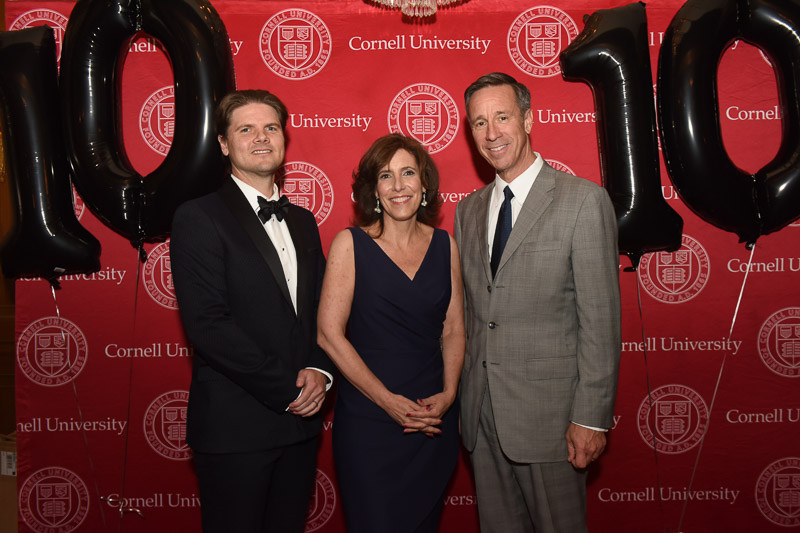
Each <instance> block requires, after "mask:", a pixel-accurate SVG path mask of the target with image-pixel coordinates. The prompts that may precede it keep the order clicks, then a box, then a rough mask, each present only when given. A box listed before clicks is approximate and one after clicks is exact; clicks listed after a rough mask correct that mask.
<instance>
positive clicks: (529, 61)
mask: <svg viewBox="0 0 800 533" xmlns="http://www.w3.org/2000/svg"><path fill="white" fill-rule="evenodd" d="M578 33H579V32H578V26H577V25H576V24H575V21H574V20H572V17H570V16H569V15H567V14H566V13H565V12H563V11H562V10H560V9H558V8H555V7H552V6H536V7H532V8H530V9H528V10H527V11H524V12H523V13H522V14H521V15H519V16H518V17H517V18H516V19H515V20H514V22H512V23H511V27H510V28H509V29H508V38H507V41H506V45H507V47H508V55H509V56H510V57H511V61H513V62H514V64H515V65H516V66H517V68H519V69H520V70H521V71H522V72H524V73H525V74H528V75H529V76H533V77H535V78H550V77H552V76H558V75H559V74H561V66H560V65H559V64H558V56H559V55H560V54H561V51H562V50H563V49H564V48H566V47H567V46H568V45H569V43H571V42H572V40H573V39H575V37H577V36H578Z"/></svg>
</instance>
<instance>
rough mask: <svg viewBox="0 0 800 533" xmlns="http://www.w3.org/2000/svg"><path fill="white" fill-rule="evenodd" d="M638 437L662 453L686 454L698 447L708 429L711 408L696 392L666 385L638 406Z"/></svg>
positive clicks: (680, 386)
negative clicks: (709, 408)
mask: <svg viewBox="0 0 800 533" xmlns="http://www.w3.org/2000/svg"><path fill="white" fill-rule="evenodd" d="M637 418H638V425H639V435H641V437H642V439H644V441H645V442H646V443H647V444H649V445H650V446H651V447H654V448H656V449H657V450H658V451H660V452H662V453H668V454H678V453H683V452H685V451H687V450H690V449H692V448H694V447H695V446H697V444H698V443H699V442H700V441H701V440H702V438H703V434H704V433H705V431H706V428H707V427H708V407H707V406H706V402H705V401H704V400H703V398H702V397H701V396H700V395H699V394H698V393H697V391H695V390H693V389H691V388H689V387H686V386H684V385H674V384H673V385H664V386H663V387H659V388H657V389H656V390H654V391H652V393H650V395H649V396H646V397H645V398H644V400H643V401H642V403H641V405H640V406H639V412H638V417H637Z"/></svg>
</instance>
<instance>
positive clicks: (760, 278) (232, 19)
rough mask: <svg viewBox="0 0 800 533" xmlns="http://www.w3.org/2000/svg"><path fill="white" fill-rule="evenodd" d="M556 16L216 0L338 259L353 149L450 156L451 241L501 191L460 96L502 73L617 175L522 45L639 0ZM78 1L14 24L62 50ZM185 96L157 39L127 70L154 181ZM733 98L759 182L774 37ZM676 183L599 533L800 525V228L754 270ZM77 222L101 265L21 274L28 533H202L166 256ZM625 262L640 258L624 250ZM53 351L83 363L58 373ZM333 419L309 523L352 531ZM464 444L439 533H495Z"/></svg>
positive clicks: (628, 316)
mask: <svg viewBox="0 0 800 533" xmlns="http://www.w3.org/2000/svg"><path fill="white" fill-rule="evenodd" d="M551 3H552V4H556V5H554V6H549V5H543V4H537V3H535V2H531V0H505V1H500V0H470V1H469V2H467V3H466V4H464V5H461V6H457V7H454V8H449V9H446V10H440V11H439V13H438V14H437V16H436V17H435V19H433V20H426V21H424V22H419V21H416V22H409V21H408V20H407V19H406V20H404V19H403V18H402V17H401V15H400V13H399V11H394V10H384V9H379V8H377V7H374V6H373V5H371V4H367V3H364V2H362V1H360V0H335V1H334V0H329V1H292V2H290V1H269V0H268V1H225V0H216V1H214V2H213V4H214V7H215V8H216V9H217V11H218V12H219V14H220V17H221V18H222V20H223V21H224V23H225V26H226V27H227V31H228V34H229V37H230V40H231V49H232V52H233V57H234V63H235V71H236V79H237V86H238V87H239V88H266V89H269V90H270V91H273V92H275V93H276V94H277V95H279V96H280V97H281V98H282V99H283V100H284V102H285V103H286V104H287V107H288V109H289V112H290V114H291V116H290V120H289V125H288V130H289V145H288V150H287V157H286V164H285V167H286V182H285V185H284V188H285V192H286V193H287V194H289V195H290V196H291V197H292V198H293V201H295V202H296V203H301V204H304V205H307V206H308V207H309V208H310V209H311V210H312V211H313V212H314V213H315V214H316V216H317V220H318V223H319V227H320V232H321V235H322V240H323V245H324V246H325V247H327V246H328V244H329V243H330V241H331V239H332V237H333V236H334V235H335V233H336V232H337V231H339V230H341V229H342V228H344V227H345V226H347V225H349V223H350V218H351V216H352V207H351V206H352V201H351V198H350V178H351V173H352V170H353V168H354V166H355V165H356V164H357V162H358V159H359V158H360V156H361V154H362V153H363V152H364V151H365V150H366V148H367V147H368V146H369V145H370V144H371V142H372V141H373V140H374V139H375V138H377V137H379V136H380V135H383V134H385V133H388V132H389V131H395V130H399V131H403V132H404V133H406V134H412V135H415V136H417V137H418V138H419V139H420V140H422V141H423V142H425V143H426V144H427V145H428V147H429V150H430V151H431V152H432V153H433V157H434V160H435V161H436V163H437V165H438V167H439V170H440V174H441V176H442V185H441V194H442V198H443V200H444V209H443V218H442V221H441V224H440V226H441V227H443V228H445V229H447V230H452V222H453V213H454V210H455V205H456V203H457V201H458V200H459V199H460V198H463V197H464V196H465V195H467V194H469V193H470V192H472V191H473V190H475V189H477V188H479V187H480V186H482V185H483V183H484V181H483V180H484V179H490V178H491V175H489V176H487V173H486V172H485V170H486V167H485V166H484V165H483V164H482V163H480V162H479V161H477V160H476V159H475V156H474V155H473V153H472V152H471V151H470V148H469V142H470V141H469V138H468V137H469V135H468V132H467V130H466V129H465V127H464V106H463V98H462V94H463V90H464V88H465V87H466V86H467V85H468V84H469V83H470V82H471V81H473V80H474V79H475V78H477V77H478V76H479V75H481V74H483V73H486V72H490V71H495V70H501V71H505V72H508V73H510V74H512V75H513V76H515V77H517V78H518V79H519V80H521V81H523V82H524V83H526V84H527V85H528V86H529V87H530V88H531V91H532V93H533V116H534V126H533V133H532V138H533V144H534V148H535V149H536V150H537V151H538V152H540V153H541V154H542V156H543V157H545V158H546V159H547V160H548V161H550V162H551V163H552V164H554V165H557V166H559V168H565V169H567V170H568V171H571V172H573V173H575V174H577V175H579V176H582V177H585V178H587V179H589V180H592V181H595V182H598V183H599V182H600V166H599V165H600V162H599V158H598V154H597V133H596V122H595V115H594V103H593V99H592V92H591V90H590V88H589V87H588V86H587V85H585V84H582V83H569V82H566V81H564V80H563V79H562V77H561V75H560V72H559V69H558V67H557V65H558V63H557V60H556V61H553V60H552V56H551V57H550V58H543V59H542V60H541V64H539V65H538V68H536V69H531V68H527V67H526V65H527V66H530V62H529V61H528V62H527V63H526V61H527V60H526V59H524V58H523V59H520V57H519V54H515V53H514V48H515V46H516V42H515V37H514V32H513V31H512V29H513V28H514V27H515V25H518V24H520V23H525V22H527V21H530V20H534V19H536V20H537V21H540V22H544V23H549V24H550V27H551V28H555V29H556V30H557V34H558V35H559V36H560V37H559V38H558V39H556V40H551V42H555V43H556V45H557V46H561V49H563V48H564V47H565V46H566V45H567V44H568V43H569V42H570V41H571V40H572V39H574V38H575V36H576V35H577V33H579V32H580V31H581V30H582V29H583V22H582V20H583V16H584V15H585V14H590V13H593V12H594V11H596V10H597V9H601V8H611V7H618V6H622V5H625V4H627V3H628V2H626V1H618V0H557V1H553V2H551ZM682 4H683V0H653V1H652V2H649V3H648V4H647V7H646V10H647V19H648V26H649V30H650V33H649V37H650V40H649V41H650V42H649V43H648V45H649V49H650V55H651V59H652V65H653V72H654V73H655V71H656V64H657V58H658V53H659V44H660V42H661V41H660V39H661V37H662V36H663V32H664V31H665V29H666V28H667V26H668V25H669V23H670V21H671V20H672V17H673V16H674V15H675V13H676V12H677V10H678V9H679V8H680V7H681V5H682ZM73 5H74V4H73V3H71V2H36V1H15V0H10V1H7V2H6V17H7V27H8V28H9V29H10V30H14V29H20V28H22V27H27V26H30V25H38V24H42V23H47V24H50V25H51V26H54V28H55V29H56V38H57V41H58V42H59V43H60V42H61V38H62V37H63V32H64V29H65V27H66V23H67V20H68V17H69V14H70V11H71V10H72V7H73ZM288 10H291V11H288ZM281 28H282V29H283V31H284V32H290V31H300V32H309V33H307V34H306V35H310V37H309V38H308V39H307V42H306V44H308V46H309V47H310V48H308V49H306V51H305V52H303V53H306V54H307V55H306V56H304V57H307V58H311V59H315V60H312V61H309V62H308V64H307V65H306V66H305V67H302V68H301V67H300V66H299V65H298V64H297V62H298V61H299V59H298V58H300V56H301V55H302V53H300V52H298V53H297V54H296V55H295V56H294V57H292V56H291V55H290V54H286V53H284V52H285V50H286V49H284V52H276V50H278V49H277V48H275V42H276V40H277V39H278V38H279V37H278V34H277V30H278V29H281ZM287 35H288V34H287V33H284V34H283V37H282V38H284V39H286V38H289V37H287ZM298 54H299V55H298ZM554 57H557V54H555V56H554ZM713 74H714V73H713V72H709V73H708V75H709V76H711V75H713ZM293 76H294V77H293ZM172 83H173V82H172V74H171V71H170V67H169V63H168V60H167V58H166V56H165V55H164V53H163V52H162V51H161V50H160V49H159V45H158V43H156V42H154V41H153V40H152V39H151V38H148V37H147V36H146V35H142V36H140V38H138V39H137V40H136V41H135V42H134V43H133V44H132V45H131V48H130V50H129V53H128V55H127V60H126V63H125V70H124V76H123V86H122V95H123V98H122V111H123V129H124V139H125V146H126V148H127V150H128V153H129V155H130V158H131V160H132V162H133V164H134V165H135V166H136V168H137V170H138V171H139V172H140V173H142V174H147V173H149V172H151V171H152V170H153V169H154V168H156V167H157V166H158V165H159V163H160V162H161V161H162V160H163V158H164V155H165V153H166V152H167V150H168V148H169V145H170V139H171V136H172V131H171V128H172V126H173V122H172V121H171V104H172V103H173V100H172ZM653 83H654V84H655V74H654V80H653ZM719 90H720V96H719V100H720V115H721V116H720V118H721V124H722V130H723V136H724V140H725V143H726V147H727V149H728V152H729V154H730V156H731V158H732V159H733V160H734V162H735V163H736V164H737V165H739V166H740V167H741V168H743V169H745V170H747V171H749V172H754V171H756V170H757V169H758V168H760V167H761V166H763V165H764V164H765V163H766V162H768V161H769V160H771V159H772V158H773V157H774V155H775V153H776V151H777V147H778V144H779V142H780V135H781V132H780V120H781V119H780V114H779V113H778V112H777V108H776V106H778V98H777V89H776V82H775V76H774V73H773V70H772V68H771V66H770V64H769V63H768V62H767V60H766V59H765V57H764V56H763V55H762V54H761V53H760V52H759V50H758V49H757V48H755V47H753V46H750V45H747V44H745V43H743V42H739V43H737V44H736V45H735V46H733V47H732V48H730V49H729V50H728V51H727V52H726V53H725V55H724V56H723V59H722V61H721V64H720V66H719ZM419 104H422V105H419ZM426 104H428V105H432V106H433V107H431V108H429V109H435V112H434V113H429V115H430V116H428V117H427V118H428V119H430V120H431V121H432V122H431V121H429V122H428V124H433V127H431V128H429V129H426V128H424V127H422V128H421V127H419V124H423V123H424V122H420V123H417V124H415V123H414V119H415V118H420V117H421V115H420V113H421V114H422V115H424V114H425V111H424V109H425V105H426ZM420 109H422V111H420ZM415 115H416V117H415ZM431 117H432V118H431ZM422 118H425V117H422ZM661 173H662V178H661V179H662V190H663V195H664V197H665V198H666V200H667V202H668V204H669V205H670V206H671V207H672V208H673V209H675V210H676V211H677V212H678V213H679V214H680V216H681V217H682V218H683V220H684V230H683V233H684V235H683V244H682V247H681V249H680V250H679V251H678V252H676V253H655V254H648V255H645V256H644V258H643V260H642V263H641V265H640V268H639V270H638V272H623V271H622V270H621V271H620V277H621V287H622V301H623V349H622V364H621V370H620V381H619V393H618V398H617V404H616V409H615V425H614V428H613V429H612V430H611V432H610V436H609V446H608V450H607V452H606V454H605V456H604V457H603V458H602V460H600V461H599V463H597V464H596V465H595V466H593V467H592V470H591V472H590V476H589V525H590V530H591V531H594V532H612V531H613V532H618V531H637V532H639V531H678V530H679V529H680V530H682V531H691V532H711V531H784V530H785V529H786V528H787V527H788V528H800V452H798V441H800V396H798V379H799V378H800V355H798V344H800V283H799V281H800V253H798V246H797V241H798V234H800V227H798V226H800V225H798V224H795V225H792V226H788V227H786V228H784V229H782V230H780V231H778V232H776V233H774V234H771V235H768V236H765V237H762V238H760V239H759V240H758V243H757V245H756V248H755V252H754V255H753V258H752V263H749V261H750V252H749V251H748V250H746V249H745V247H744V246H743V245H742V244H740V243H738V242H737V237H736V236H735V235H734V234H732V233H728V232H725V231H722V230H720V229H718V228H716V227H714V226H713V225H711V224H709V223H708V222H706V221H704V220H702V219H700V218H698V216H697V215H695V214H694V213H693V212H692V211H690V210H689V209H688V208H687V207H686V205H684V204H683V202H682V201H681V200H680V198H679V197H678V195H677V193H676V191H675V189H674V188H673V186H672V185H671V183H670V181H669V178H668V176H667V174H666V170H665V168H664V165H663V161H662V165H661ZM718 192H719V194H724V191H718ZM76 210H77V211H78V212H79V213H80V221H81V224H83V225H84V226H85V227H86V228H87V229H88V230H89V231H90V232H91V233H92V234H94V235H95V236H96V237H97V238H98V239H99V240H100V241H101V243H102V256H101V262H102V269H101V270H100V271H99V272H97V273H95V274H91V275H80V276H65V277H62V289H61V290H60V291H57V292H55V293H53V292H51V289H50V286H49V284H48V283H47V282H46V281H43V280H40V279H21V280H19V281H18V282H17V284H16V294H17V303H16V333H17V353H18V365H17V379H16V388H17V434H18V444H19V463H18V476H19V477H18V482H19V485H18V487H19V506H20V507H19V508H20V530H21V531H39V532H45V531H47V532H49V531H60V532H63V533H68V532H71V531H100V530H104V531H105V530H108V531H131V532H132V531H142V530H143V529H144V528H147V530H148V531H152V532H156V531H198V530H199V528H200V510H199V501H198V497H197V486H196V480H195V477H194V474H193V471H192V465H191V460H190V458H191V452H190V450H189V449H188V448H187V447H186V445H185V443H184V440H183V437H184V434H185V418H184V417H185V408H186V401H187V396H188V392H187V391H188V387H189V379H190V366H191V365H190V360H191V357H192V348H191V346H189V345H188V344H187V341H186V339H185V337H184V334H183V332H182V329H181V325H180V321H179V317H178V312H177V310H176V303H175V297H174V292H173V290H172V285H171V278H170V269H169V254H168V244H166V243H158V244H152V245H147V246H146V249H147V251H148V261H147V263H145V264H143V265H142V264H139V263H138V256H137V253H136V251H135V250H134V249H133V248H132V247H131V245H130V244H129V243H128V241H127V240H125V239H124V238H122V237H121V236H120V235H118V234H117V233H115V232H114V231H113V230H111V229H109V228H108V227H106V226H104V225H103V224H102V223H101V222H100V221H99V220H98V219H97V218H95V217H94V216H93V215H92V213H91V212H90V211H89V210H88V209H83V206H82V202H81V201H80V198H79V197H77V196H76ZM621 263H622V266H623V267H624V266H628V264H629V262H628V259H627V258H625V257H621ZM748 265H749V266H748ZM748 270H749V271H750V274H749V275H748V276H747V279H746V283H745V272H747V271H748ZM743 284H744V292H743V294H742V296H741V301H739V294H740V289H741V288H742V286H743ZM737 303H739V307H738V314H737V315H736V319H735V321H734V312H735V310H736V308H737ZM732 324H733V327H732ZM731 330H732V333H731ZM63 339H66V344H64V343H63V342H62V340H63ZM53 354H56V356H57V357H56V359H57V360H60V361H68V362H69V363H70V364H69V365H65V366H59V365H57V364H54V363H52V361H53V359H49V361H51V363H50V364H48V363H47V361H48V359H47V357H48V355H49V356H50V357H52V356H53ZM651 401H652V408H651ZM333 403H334V402H332V401H329V402H327V405H329V406H331V405H333ZM332 419H333V413H332V412H330V411H329V412H328V413H327V416H326V422H325V430H324V432H323V435H322V444H321V448H320V453H319V474H318V483H317V490H316V493H315V496H314V499H313V501H312V506H311V509H310V511H309V521H308V528H307V531H320V532H323V533H326V532H338V531H344V521H343V517H342V512H341V508H340V506H339V501H338V494H337V489H336V472H335V469H334V465H333V461H332V457H331V451H330V429H331V426H332ZM462 455H463V457H462V461H461V463H460V465H459V467H458V470H457V473H456V475H455V476H454V478H453V481H452V484H451V487H450V489H449V491H448V493H447V496H446V500H445V504H446V505H445V512H444V516H443V525H442V531H459V532H473V531H474V532H476V531H478V526H477V511H476V505H475V503H476V501H475V495H474V494H475V493H474V488H473V485H472V481H471V478H470V472H469V461H468V458H467V456H466V454H462ZM120 498H122V500H123V505H124V507H125V508H135V509H138V510H140V511H141V513H142V515H143V519H142V518H140V517H138V516H136V515H135V514H134V513H132V512H126V513H124V515H123V516H122V518H120V514H119V512H118V508H117V507H118V506H117V505H116V503H115V502H118V501H119V500H120ZM109 500H110V502H109ZM397 505H403V502H397Z"/></svg>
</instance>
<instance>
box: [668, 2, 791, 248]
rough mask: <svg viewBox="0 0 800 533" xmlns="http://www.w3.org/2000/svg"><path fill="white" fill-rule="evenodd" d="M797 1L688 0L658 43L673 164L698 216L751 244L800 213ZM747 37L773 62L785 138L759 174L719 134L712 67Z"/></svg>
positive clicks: (678, 185) (683, 192)
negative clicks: (739, 162) (741, 163)
mask: <svg viewBox="0 0 800 533" xmlns="http://www.w3.org/2000/svg"><path fill="white" fill-rule="evenodd" d="M798 27H800V4H798V3H797V2H782V1H777V0H771V1H770V0H749V1H748V2H736V1H735V0H689V1H687V2H686V4H684V5H683V7H682V8H681V9H680V10H679V11H678V13H676V15H675V17H674V18H673V20H672V22H671V23H670V25H669V27H668V28H667V31H666V32H665V34H664V41H663V43H662V45H661V53H660V56H659V68H658V112H659V120H660V122H661V132H662V146H663V150H664V157H665V160H666V163H667V170H668V171H669V175H670V177H671V179H672V182H673V183H674V185H675V188H676V190H677V191H678V194H680V196H681V198H682V199H683V201H684V202H685V203H686V204H687V205H688V206H689V207H690V208H691V209H692V210H693V211H695V212H696V213H697V214H698V215H699V216H700V217H701V218H703V219H704V220H706V221H707V222H710V223H711V224H714V225H715V226H717V227H719V228H722V229H724V230H726V231H731V232H734V233H736V234H737V235H738V236H739V239H740V241H742V242H747V243H748V244H751V243H754V242H755V241H756V239H757V238H758V237H759V236H760V235H764V234H767V233H771V232H773V231H777V230H779V229H780V228H782V227H784V226H785V225H787V224H789V223H790V222H791V221H792V220H794V219H795V218H797V217H798V215H800V175H798V173H799V172H800V35H798ZM737 39H743V40H745V41H747V42H750V43H752V44H754V45H756V46H759V47H761V49H762V50H763V51H764V52H765V53H766V55H767V56H768V57H769V58H770V61H771V62H772V64H773V67H774V69H775V72H776V75H777V78H778V93H779V100H780V109H781V115H782V118H783V121H782V128H783V131H782V134H783V135H782V140H781V146H780V149H779V150H778V154H777V155H776V156H775V158H774V159H773V160H772V161H771V162H770V163H768V164H767V165H765V166H764V167H763V168H762V169H761V170H759V171H758V172H756V173H755V174H749V173H747V172H745V171H744V170H742V169H740V168H738V167H737V166H736V165H735V164H734V163H733V162H732V161H731V160H730V158H729V157H728V154H727V152H726V150H725V146H724V145H723V141H722V134H721V130H720V118H719V105H718V100H717V79H716V75H715V74H716V71H717V66H718V64H719V60H720V58H721V57H722V54H723V53H724V51H725V49H726V48H727V47H728V46H730V45H731V44H732V43H733V42H734V41H735V40H737Z"/></svg>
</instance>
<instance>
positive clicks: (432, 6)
mask: <svg viewBox="0 0 800 533" xmlns="http://www.w3.org/2000/svg"><path fill="white" fill-rule="evenodd" d="M372 1H373V2H374V3H376V4H380V5H383V6H386V7H389V8H400V11H401V12H402V13H403V14H404V15H406V16H409V17H429V16H431V15H433V14H434V13H436V8H437V7H444V6H446V5H447V4H455V3H458V2H460V1H463V0H372Z"/></svg>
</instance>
